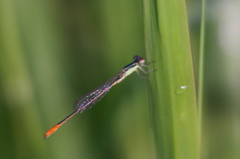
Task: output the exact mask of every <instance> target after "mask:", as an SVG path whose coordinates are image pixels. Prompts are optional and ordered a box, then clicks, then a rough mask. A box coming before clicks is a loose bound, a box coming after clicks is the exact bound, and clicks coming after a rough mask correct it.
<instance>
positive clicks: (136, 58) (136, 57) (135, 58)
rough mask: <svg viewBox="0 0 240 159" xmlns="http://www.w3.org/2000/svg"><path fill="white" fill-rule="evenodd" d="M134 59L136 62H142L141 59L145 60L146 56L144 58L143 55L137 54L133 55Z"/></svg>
mask: <svg viewBox="0 0 240 159" xmlns="http://www.w3.org/2000/svg"><path fill="white" fill-rule="evenodd" d="M133 59H134V61H135V62H138V63H139V62H140V63H141V61H144V58H142V57H140V56H138V55H136V56H133Z"/></svg>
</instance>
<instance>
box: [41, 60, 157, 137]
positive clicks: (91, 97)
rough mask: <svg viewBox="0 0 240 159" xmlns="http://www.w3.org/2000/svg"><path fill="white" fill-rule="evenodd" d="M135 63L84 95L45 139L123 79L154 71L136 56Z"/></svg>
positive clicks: (49, 131) (50, 130)
mask: <svg viewBox="0 0 240 159" xmlns="http://www.w3.org/2000/svg"><path fill="white" fill-rule="evenodd" d="M133 59H134V61H133V62H132V63H130V64H128V65H127V66H125V67H124V68H123V69H122V70H121V71H120V72H119V73H118V74H116V75H115V76H113V77H112V78H110V79H109V80H107V81H106V82H105V83H103V84H102V85H100V86H99V87H97V88H95V89H94V90H92V91H91V92H89V93H87V94H85V95H83V96H82V97H80V98H79V99H78V100H77V101H76V102H75V105H74V107H75V110H74V112H73V113H72V114H70V115H69V116H67V117H66V118H65V119H63V120H62V121H60V122H59V123H58V124H56V125H55V126H53V127H52V128H51V129H49V130H48V131H47V132H46V133H45V134H44V139H46V138H48V137H49V136H50V135H52V134H53V133H54V132H55V131H57V129H58V128H59V127H60V126H62V125H63V124H64V123H65V122H66V121H68V120H69V119H70V118H72V117H73V116H74V115H75V114H77V113H79V112H80V113H82V112H83V111H85V110H87V109H89V108H91V107H92V106H93V105H94V104H96V103H97V102H99V101H100V100H101V99H102V98H103V97H104V96H105V95H106V94H107V93H108V91H109V90H110V89H111V88H112V86H114V85H115V84H118V83H120V82H121V81H122V80H123V79H125V78H126V77H127V76H128V75H130V74H131V73H133V72H135V71H136V72H137V74H138V75H139V73H138V69H140V70H141V71H142V72H143V73H148V72H151V71H153V69H152V70H149V71H145V70H144V69H143V67H147V66H148V65H146V64H144V63H145V59H144V58H142V57H140V56H138V55H136V56H134V57H133Z"/></svg>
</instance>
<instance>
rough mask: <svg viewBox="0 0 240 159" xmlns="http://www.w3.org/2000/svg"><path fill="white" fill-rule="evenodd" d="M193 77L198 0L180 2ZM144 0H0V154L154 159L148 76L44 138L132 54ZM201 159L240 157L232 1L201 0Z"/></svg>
mask: <svg viewBox="0 0 240 159" xmlns="http://www.w3.org/2000/svg"><path fill="white" fill-rule="evenodd" d="M186 2H187V9H188V18H189V28H190V37H191V44H192V53H193V60H194V69H195V75H196V82H197V81H198V76H197V75H198V52H199V36H200V18H201V1H198V0H187V1H186ZM142 8H143V5H142V1H140V0H138V1H128V0H122V1H110V0H102V1H97V0H68V1H67V0H61V1H59V0H41V1H40V0H38V1H31V0H21V1H18V0H0V157H1V158H6V159H11V158H14V159H28V158H31V159H32V158H35V159H38V158H39V159H42V158H45V159H47V158H51V159H54V158H58V159H65V158H90V159H107V158H109V159H112V158H114V159H128V158H129V159H146V158H147V159H152V158H154V146H153V145H154V144H153V138H152V133H151V131H152V130H151V124H150V123H151V122H150V119H149V107H148V93H147V80H146V79H139V78H138V76H137V75H135V74H134V75H131V76H130V77H128V78H127V79H126V80H124V81H123V82H122V83H121V84H119V85H117V86H115V87H114V88H113V89H112V90H111V91H110V93H109V94H108V95H107V96H106V97H105V98H103V99H102V101H101V102H99V103H98V104H97V105H96V106H94V108H92V109H90V110H89V111H86V112H84V113H83V114H79V115H76V116H75V117H74V118H72V119H71V120H70V121H68V122H67V123H66V124H64V126H63V127H62V128H60V129H59V130H58V131H57V132H56V133H54V134H53V135H52V136H51V137H50V138H48V139H47V140H43V134H44V133H45V131H47V130H48V129H49V128H50V127H52V126H53V125H55V124H56V123H58V122H59V121H61V120H62V119H63V118H64V117H66V116H67V115H69V114H70V113H71V112H72V110H73V107H72V106H73V103H74V101H75V100H76V99H77V98H78V97H80V96H81V95H83V94H85V93H86V92H89V91H90V90H92V89H93V88H95V87H97V86H98V85H100V84H102V83H103V82H105V81H106V80H107V79H108V78H110V77H111V76H113V75H114V74H116V73H117V72H118V71H120V69H121V68H122V67H124V66H125V65H126V64H128V63H130V62H132V57H133V56H134V55H136V54H138V55H140V56H143V57H144V56H145V46H144V28H143V13H142V11H143V9H142ZM205 46H206V47H205V65H204V68H205V78H204V86H205V87H204V102H203V103H204V107H203V108H204V110H203V136H202V139H201V140H202V143H203V146H202V147H203V149H202V158H205V159H238V158H239V157H240V98H239V94H240V84H239V81H240V65H239V61H240V1H239V0H207V1H206V35H205Z"/></svg>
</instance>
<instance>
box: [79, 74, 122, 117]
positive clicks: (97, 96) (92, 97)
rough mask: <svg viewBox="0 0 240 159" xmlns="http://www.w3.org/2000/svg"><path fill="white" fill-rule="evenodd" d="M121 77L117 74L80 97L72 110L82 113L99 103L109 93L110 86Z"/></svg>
mask: <svg viewBox="0 0 240 159" xmlns="http://www.w3.org/2000/svg"><path fill="white" fill-rule="evenodd" d="M121 77H122V76H121V73H118V74H116V75H115V76H113V77H112V78H110V79H109V80H108V81H106V82H105V83H104V84H102V85H100V86H99V87H97V88H95V89H94V90H92V91H91V92H89V93H87V94H85V95H83V96H82V97H80V98H79V99H78V100H77V101H76V102H75V104H74V109H75V110H78V112H81V113H82V112H83V111H85V110H87V109H90V108H92V106H93V105H94V104H96V103H97V102H99V101H100V100H101V99H102V98H103V97H104V96H105V95H106V94H107V93H108V92H109V90H110V89H111V88H112V86H113V85H115V84H116V81H118V80H119V79H121Z"/></svg>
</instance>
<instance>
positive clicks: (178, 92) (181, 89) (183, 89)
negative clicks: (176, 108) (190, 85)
mask: <svg viewBox="0 0 240 159" xmlns="http://www.w3.org/2000/svg"><path fill="white" fill-rule="evenodd" d="M186 89H187V86H178V87H177V88H176V89H175V90H174V92H175V93H176V94H177V95H181V94H183V93H184V92H185V90H186Z"/></svg>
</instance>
